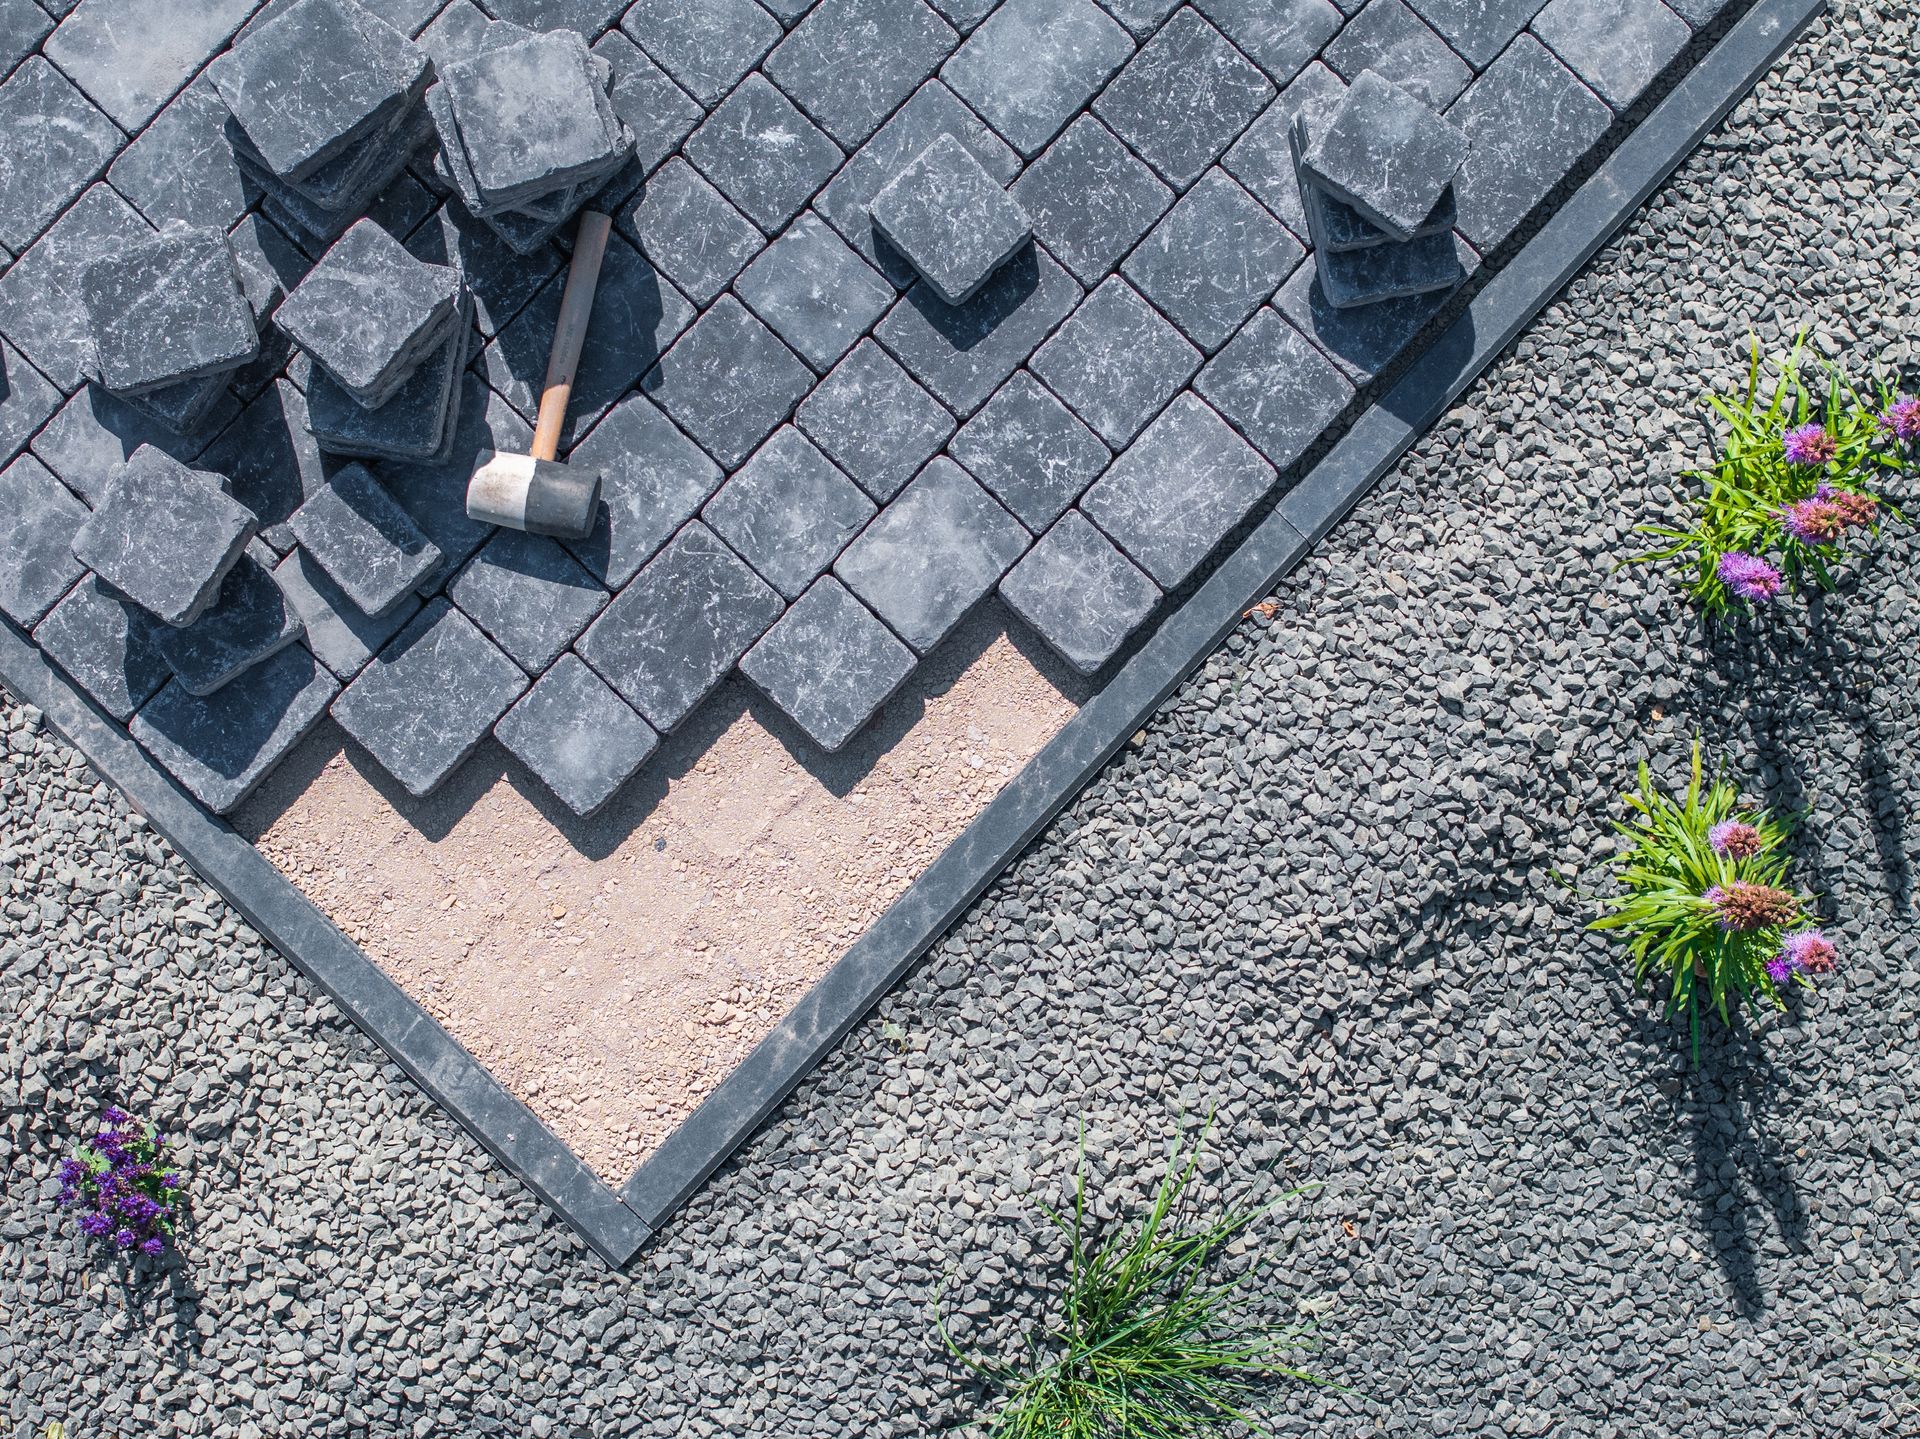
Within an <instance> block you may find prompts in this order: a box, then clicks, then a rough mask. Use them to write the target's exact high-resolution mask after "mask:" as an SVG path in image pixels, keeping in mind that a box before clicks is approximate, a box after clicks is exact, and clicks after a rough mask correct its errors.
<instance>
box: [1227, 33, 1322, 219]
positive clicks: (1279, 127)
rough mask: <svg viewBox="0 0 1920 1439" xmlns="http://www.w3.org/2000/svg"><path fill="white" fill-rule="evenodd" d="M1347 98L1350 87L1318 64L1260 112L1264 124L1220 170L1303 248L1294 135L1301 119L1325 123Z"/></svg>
mask: <svg viewBox="0 0 1920 1439" xmlns="http://www.w3.org/2000/svg"><path fill="white" fill-rule="evenodd" d="M1346 93H1347V82H1346V81H1344V80H1342V79H1341V78H1340V77H1339V76H1338V75H1336V74H1334V73H1333V71H1331V70H1329V69H1328V68H1327V67H1326V66H1325V65H1322V64H1321V63H1320V62H1319V61H1317V60H1316V61H1314V62H1313V63H1312V64H1311V65H1309V66H1307V68H1306V69H1304V70H1302V71H1301V72H1300V74H1299V76H1298V77H1297V78H1296V79H1295V80H1294V81H1293V83H1292V84H1291V85H1289V86H1287V88H1286V89H1285V90H1282V91H1281V92H1280V97H1279V98H1278V99H1277V100H1275V101H1274V102H1273V103H1272V104H1271V105H1269V106H1267V108H1266V109H1265V110H1264V111H1262V112H1261V114H1260V118H1259V119H1257V120H1255V121H1254V122H1253V123H1252V124H1251V125H1249V126H1247V130H1246V133H1245V134H1244V135H1242V136H1241V137H1240V138H1239V139H1238V140H1236V141H1234V142H1233V146H1232V148H1230V149H1229V150H1228V151H1227V153H1226V154H1225V155H1224V156H1222V157H1221V160H1220V165H1221V168H1222V169H1224V170H1225V171H1226V172H1227V173H1228V174H1229V175H1231V176H1233V178H1234V179H1236V180H1238V181H1239V182H1240V183H1241V184H1242V185H1244V186H1245V187H1246V188H1247V190H1248V191H1249V192H1250V193H1251V194H1252V195H1253V197H1254V198H1255V199H1256V200H1258V201H1259V202H1260V203H1261V204H1262V205H1264V206H1266V207H1267V209H1269V210H1271V211H1272V212H1273V213H1274V214H1275V215H1276V216H1278V217H1279V219H1280V223H1281V224H1283V225H1285V226H1286V227H1287V228H1288V229H1289V230H1291V231H1292V232H1293V234H1294V237H1295V238H1296V239H1298V240H1300V241H1301V242H1302V243H1306V242H1307V239H1308V234H1307V213H1306V209H1305V207H1304V203H1303V200H1304V197H1303V196H1302V195H1301V193H1300V181H1299V177H1298V174H1297V172H1296V170H1295V167H1294V163H1293V145H1292V140H1291V136H1290V131H1291V130H1292V126H1293V121H1294V119H1295V118H1296V117H1300V118H1304V119H1305V120H1306V121H1307V122H1308V123H1309V125H1313V124H1316V123H1319V122H1321V121H1324V119H1325V118H1326V117H1327V116H1328V115H1331V114H1332V113H1333V111H1334V110H1335V109H1337V108H1338V107H1339V104H1340V101H1341V98H1342V97H1343V96H1345V95H1346Z"/></svg>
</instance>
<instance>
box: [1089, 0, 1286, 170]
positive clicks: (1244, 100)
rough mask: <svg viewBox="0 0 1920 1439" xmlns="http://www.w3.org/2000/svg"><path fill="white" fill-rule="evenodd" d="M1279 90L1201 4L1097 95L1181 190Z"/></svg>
mask: <svg viewBox="0 0 1920 1439" xmlns="http://www.w3.org/2000/svg"><path fill="white" fill-rule="evenodd" d="M1273 96H1274V87H1273V83H1272V82H1271V81H1270V80H1268V79H1267V77H1266V76H1265V75H1263V74H1261V72H1260V70H1259V68H1258V67H1257V66H1255V65H1254V64H1253V63H1252V62H1251V61H1249V60H1248V59H1247V57H1246V56H1244V55H1242V54H1241V53H1240V52H1239V51H1238V50H1236V49H1234V48H1233V46H1232V45H1231V44H1229V43H1228V42H1227V39H1226V37H1225V36H1223V35H1222V34H1221V33H1220V32H1219V31H1218V30H1216V29H1214V28H1213V26H1211V25H1209V24H1208V23H1207V22H1206V21H1205V20H1204V19H1202V18H1201V17H1200V15H1199V13H1198V12H1196V11H1194V10H1181V11H1180V12H1179V13H1178V14H1177V15H1175V16H1174V17H1173V18H1172V19H1171V20H1169V21H1168V22H1167V23H1166V24H1165V25H1164V26H1163V27H1162V28H1161V30H1160V32H1159V33H1158V34H1156V35H1155V36H1154V37H1153V38H1152V39H1151V40H1149V41H1148V42H1147V43H1146V44H1145V45H1144V46H1142V47H1141V49H1140V53H1139V54H1137V55H1135V56H1134V57H1133V59H1131V60H1129V61H1128V62H1127V66H1126V68H1125V69H1124V70H1122V71H1121V72H1120V73H1119V74H1118V75H1117V76H1115V77H1114V79H1113V83H1112V84H1110V85H1108V86H1107V88H1106V89H1105V90H1103V91H1102V92H1101V93H1100V98H1099V99H1097V100H1095V101H1094V102H1093V109H1094V113H1095V114H1097V115H1099V117H1100V118H1101V119H1102V120H1105V121H1106V122H1107V124H1108V125H1110V126H1111V127H1112V128H1113V131H1114V133H1115V134H1117V135H1118V136H1119V137H1120V138H1121V139H1122V140H1124V141H1126V142H1127V144H1128V145H1130V146H1131V147H1132V148H1133V150H1134V151H1135V153H1137V154H1138V155H1140V156H1141V158H1143V159H1144V160H1146V162H1147V163H1148V164H1150V165H1152V166H1153V168H1154V169H1155V170H1157V171H1159V172H1160V174H1161V176H1162V177H1163V178H1164V179H1165V180H1166V181H1167V182H1168V183H1169V184H1171V185H1172V186H1173V187H1174V188H1175V189H1179V190H1184V189H1186V187H1187V186H1188V185H1190V184H1192V183H1193V182H1194V181H1195V180H1197V179H1198V178H1199V177H1200V175H1201V173H1202V172H1203V171H1205V170H1206V168H1207V166H1209V165H1211V164H1212V163H1213V162H1214V161H1215V160H1216V159H1218V158H1219V156H1220V152H1221V151H1222V150H1225V149H1226V148H1227V146H1228V145H1230V144H1232V143H1233V140H1234V138H1235V137H1236V136H1237V135H1239V133H1240V132H1241V131H1242V130H1243V129H1245V128H1246V126H1247V122H1248V121H1250V120H1252V119H1253V117H1254V116H1255V115H1258V114H1259V113H1260V111H1261V110H1262V109H1263V108H1265V106H1266V104H1267V102H1268V101H1269V100H1271V99H1272V98H1273Z"/></svg>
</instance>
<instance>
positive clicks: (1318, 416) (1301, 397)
mask: <svg viewBox="0 0 1920 1439" xmlns="http://www.w3.org/2000/svg"><path fill="white" fill-rule="evenodd" d="M1194 388H1195V389H1196V390H1198V391H1199V392H1200V394H1201V395H1202V396H1204V397H1205V398H1206V400H1207V402H1208V403H1209V404H1210V405H1212V406H1213V408H1214V409H1215V410H1217V411H1218V412H1219V413H1220V414H1221V415H1222V416H1223V417H1224V418H1225V419H1226V420H1227V422H1228V423H1229V424H1231V425H1232V426H1233V427H1234V428H1235V429H1237V430H1238V431H1240V433H1241V434H1243V435H1245V436H1246V437H1247V438H1248V439H1249V440H1251V441H1252V442H1253V444H1254V447H1255V448H1256V449H1258V450H1259V451H1260V453H1261V454H1263V455H1265V456H1266V457H1267V460H1268V462H1269V463H1271V464H1272V465H1273V467H1274V468H1275V469H1280V470H1284V469H1285V468H1286V467H1287V466H1288V465H1291V464H1292V463H1293V462H1294V461H1295V460H1297V459H1299V458H1300V456H1301V455H1303V454H1305V453H1306V452H1307V450H1308V448H1309V447H1310V446H1311V445H1312V444H1313V442H1314V441H1315V440H1317V439H1319V438H1320V436H1321V435H1322V434H1324V433H1325V432H1326V428H1327V426H1328V425H1330V424H1332V423H1333V421H1334V420H1335V419H1336V418H1337V417H1338V416H1339V414H1340V412H1341V411H1342V410H1344V409H1345V408H1346V407H1347V404H1348V402H1349V401H1351V400H1352V399H1353V393H1354V392H1353V386H1352V385H1350V384H1348V383H1347V379H1346V377H1345V376H1344V375H1342V374H1341V372H1340V369H1339V367H1338V366H1337V365H1335V364H1334V363H1333V362H1332V361H1331V360H1329V359H1328V358H1327V357H1326V356H1325V355H1323V354H1321V353H1320V351H1319V350H1317V349H1315V348H1314V346H1313V345H1312V344H1311V343H1310V342H1309V341H1308V340H1307V339H1306V337H1305V336H1303V335H1302V334H1301V333H1300V332H1299V331H1298V330H1296V329H1294V327H1293V326H1292V325H1290V324H1288V323H1287V322H1286V320H1284V319H1282V318H1281V317H1280V316H1279V315H1278V314H1276V313H1275V312H1274V311H1272V310H1262V311H1261V312H1260V313H1259V314H1257V315H1255V316H1254V317H1253V318H1252V319H1251V320H1249V321H1248V322H1247V324H1246V326H1245V328H1243V329H1242V330H1241V331H1240V333H1239V334H1237V335H1235V336H1234V337H1233V339H1232V341H1231V342H1229V343H1228V345H1227V346H1226V348H1225V349H1223V350H1221V351H1220V353H1219V354H1217V355H1215V356H1214V357H1213V359H1212V360H1210V361H1208V363H1207V367H1206V369H1204V370H1202V371H1201V372H1200V378H1199V379H1198V380H1197V381H1196V382H1195V383H1194Z"/></svg>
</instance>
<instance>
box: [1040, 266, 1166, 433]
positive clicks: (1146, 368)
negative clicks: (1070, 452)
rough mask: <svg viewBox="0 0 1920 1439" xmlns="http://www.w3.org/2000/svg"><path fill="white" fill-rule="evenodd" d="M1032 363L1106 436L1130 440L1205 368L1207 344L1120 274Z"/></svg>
mask: <svg viewBox="0 0 1920 1439" xmlns="http://www.w3.org/2000/svg"><path fill="white" fill-rule="evenodd" d="M1031 368H1032V370H1033V372H1034V374H1036V375H1038V376H1039V377H1040V378H1041V379H1042V380H1044V381H1046V383H1047V386H1048V387H1049V388H1050V389H1051V390H1052V391H1053V392H1054V393H1055V394H1056V395H1058V396H1059V397H1060V398H1061V399H1063V400H1065V401H1066V402H1067V405H1068V407H1069V408H1071V409H1072V410H1073V412H1074V413H1075V414H1077V415H1078V416H1079V417H1080V418H1081V419H1083V420H1085V421H1086V422H1087V423H1088V424H1089V425H1091V426H1093V428H1094V429H1095V430H1096V431H1097V432H1098V433H1099V435H1100V438H1101V439H1103V440H1105V441H1106V442H1107V443H1108V444H1109V445H1114V446H1124V445H1126V444H1127V443H1128V442H1129V441H1131V440H1132V439H1133V437H1134V436H1135V435H1137V434H1139V433H1140V431H1141V430H1142V429H1144V428H1146V425H1147V422H1148V421H1149V420H1151V419H1152V418H1153V417H1154V416H1155V415H1157V414H1158V413H1159V412H1160V407H1161V406H1162V405H1164V404H1166V402H1167V401H1168V400H1170V399H1172V398H1173V396H1174V394H1175V393H1176V392H1177V391H1178V390H1179V389H1180V388H1181V387H1182V386H1183V385H1185V384H1186V382H1187V380H1188V379H1189V378H1190V377H1191V376H1192V374H1193V372H1194V371H1195V370H1197V369H1199V368H1200V352H1199V351H1198V350H1196V349H1195V348H1194V347H1193V346H1192V345H1190V344H1188V343H1187V341H1186V340H1185V339H1184V338H1183V337H1182V336H1181V334H1180V332H1179V331H1178V330H1176V329H1174V327H1173V326H1172V325H1170V324H1168V323H1167V321H1166V320H1165V319H1164V318H1162V317H1161V315H1160V314H1159V312H1158V311H1156V310H1155V309H1154V308H1153V307H1152V306H1151V305H1149V304H1148V303H1147V302H1146V301H1145V300H1143V299H1141V298H1140V294H1139V292H1138V291H1137V290H1135V289H1134V288H1133V286H1131V285H1129V284H1128V283H1127V282H1126V281H1125V280H1123V279H1121V278H1120V277H1119V276H1118V275H1115V276H1114V277H1113V278H1112V279H1110V280H1108V281H1107V282H1106V283H1105V284H1103V285H1101V286H1100V288H1099V289H1097V290H1095V291H1094V292H1093V293H1092V294H1091V295H1089V296H1088V297H1087V299H1086V302H1085V303H1084V304H1082V305H1081V306H1080V308H1079V309H1077V310H1075V311H1074V312H1073V314H1072V315H1070V316H1069V317H1068V319H1067V322H1066V323H1065V324H1063V325H1062V326H1061V327H1060V328H1059V329H1058V330H1056V331H1055V332H1054V334H1053V338H1052V339H1050V340H1048V341H1047V342H1046V344H1044V345H1042V346H1041V347H1040V349H1039V351H1038V352H1037V353H1036V354H1035V355H1034V357H1033V360H1032V361H1031Z"/></svg>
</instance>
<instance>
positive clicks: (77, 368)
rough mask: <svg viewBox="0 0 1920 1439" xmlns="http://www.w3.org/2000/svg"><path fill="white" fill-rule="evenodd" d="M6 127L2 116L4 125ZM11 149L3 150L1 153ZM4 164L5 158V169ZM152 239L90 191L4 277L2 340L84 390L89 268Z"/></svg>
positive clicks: (109, 196)
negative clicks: (114, 252)
mask: <svg viewBox="0 0 1920 1439" xmlns="http://www.w3.org/2000/svg"><path fill="white" fill-rule="evenodd" d="M16 78H18V77H17V76H16ZM8 83H9V84H11V83H12V82H11V81H9V82H8ZM4 123H5V121H4V118H3V117H0V125H4ZM0 133H5V132H4V131H0ZM10 148H11V146H10V145H0V154H4V153H5V152H6V151H8V150H9V149H10ZM5 163H6V162H5V161H4V160H3V159H0V165H4V164H5ZM5 193H6V182H5V177H4V175H0V195H4V194H5ZM3 204H4V202H0V206H3ZM151 234H153V227H152V226H151V225H149V224H148V223H147V222H146V221H145V220H143V219H141V218H140V215H139V213H138V212H137V211H136V210H135V209H134V208H133V206H131V205H129V204H128V203H127V202H126V201H125V200H123V199H121V198H120V197H119V196H118V195H116V194H115V193H114V192H113V191H112V190H111V189H109V188H108V187H107V186H105V185H94V186H92V187H91V188H90V189H88V191H87V192H86V194H84V195H82V196H81V197H80V199H79V200H78V201H76V202H75V204H74V206H73V208H72V209H70V210H68V211H67V213H66V214H64V215H62V216H61V217H60V219H59V220H58V222H56V223H55V225H54V226H53V228H52V229H50V230H48V231H47V233H46V234H44V235H42V236H41V237H40V239H39V240H38V241H36V242H35V244H34V246H33V248H32V249H30V250H28V251H27V252H26V254H24V255H22V256H20V258H19V259H17V260H15V261H14V262H13V263H12V264H11V265H9V266H8V267H7V269H6V271H5V272H4V273H0V334H4V335H5V336H6V337H7V339H8V340H9V341H10V342H11V343H12V344H13V346H14V347H15V348H16V349H18V350H19V351H20V353H21V354H23V355H25V356H26V357H27V358H28V359H29V360H31V361H33V364H34V367H35V368H36V369H38V370H39V371H40V373H41V374H43V375H45V376H46V377H47V378H48V379H50V380H52V381H53V382H54V384H56V385H58V386H59V387H60V388H61V389H62V390H63V391H73V390H77V389H79V388H80V384H81V381H82V380H84V379H85V378H86V373H87V367H88V366H89V365H91V364H92V362H93V340H92V336H91V334H90V333H89V332H90V330H91V328H92V327H91V324H90V322H89V321H88V318H87V307H86V301H85V298H84V293H85V292H84V283H85V277H86V273H87V267H88V266H89V265H91V264H92V263H93V262H94V260H96V259H97V258H99V257H100V256H101V255H104V254H107V253H108V252H110V251H111V250H113V249H115V248H117V247H119V246H123V245H128V244H133V243H135V242H137V241H140V240H143V239H146V238H147V237H148V236H150V235H151ZM4 238H5V237H4V236H3V235H0V240H4Z"/></svg>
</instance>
